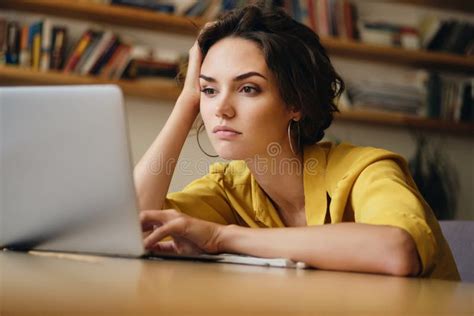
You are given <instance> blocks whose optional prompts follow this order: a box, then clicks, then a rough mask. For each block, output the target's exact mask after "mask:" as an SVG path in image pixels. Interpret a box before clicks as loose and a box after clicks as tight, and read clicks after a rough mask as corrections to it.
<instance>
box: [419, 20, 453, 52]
mask: <svg viewBox="0 0 474 316" xmlns="http://www.w3.org/2000/svg"><path fill="white" fill-rule="evenodd" d="M455 25H456V22H455V21H453V20H450V21H444V22H442V23H441V27H440V28H439V30H438V31H437V32H436V34H435V35H434V37H433V38H432V39H431V41H429V42H428V43H427V46H426V49H428V50H440V49H441V48H442V46H443V43H444V42H445V41H446V39H447V38H448V37H449V34H450V33H451V30H452V29H453V28H454V26H455Z"/></svg>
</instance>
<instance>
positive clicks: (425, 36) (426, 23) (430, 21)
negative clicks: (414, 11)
mask: <svg viewBox="0 0 474 316" xmlns="http://www.w3.org/2000/svg"><path fill="white" fill-rule="evenodd" d="M441 26H442V21H441V20H440V19H439V18H437V17H435V16H427V17H425V18H423V19H422V20H421V22H420V24H419V26H418V32H419V34H420V41H421V46H422V47H423V48H428V45H429V43H430V42H431V41H432V40H433V39H434V37H435V36H436V34H437V33H438V32H439V29H440V28H441Z"/></svg>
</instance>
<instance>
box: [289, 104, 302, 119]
mask: <svg viewBox="0 0 474 316" xmlns="http://www.w3.org/2000/svg"><path fill="white" fill-rule="evenodd" d="M290 117H291V119H292V120H294V121H299V120H301V117H302V114H301V110H297V109H296V107H292V108H291V110H290Z"/></svg>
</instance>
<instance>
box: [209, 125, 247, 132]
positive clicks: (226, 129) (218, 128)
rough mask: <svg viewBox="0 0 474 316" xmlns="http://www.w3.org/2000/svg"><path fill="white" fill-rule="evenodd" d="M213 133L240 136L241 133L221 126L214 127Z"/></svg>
mask: <svg viewBox="0 0 474 316" xmlns="http://www.w3.org/2000/svg"><path fill="white" fill-rule="evenodd" d="M212 132H213V133H229V134H242V133H241V132H238V131H236V130H235V129H233V128H230V127H228V126H222V125H219V126H216V127H214V129H213V130H212Z"/></svg>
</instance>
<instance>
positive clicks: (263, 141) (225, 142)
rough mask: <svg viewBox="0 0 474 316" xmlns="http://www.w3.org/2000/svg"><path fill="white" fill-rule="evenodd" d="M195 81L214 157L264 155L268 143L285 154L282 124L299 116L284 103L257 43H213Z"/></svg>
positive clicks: (238, 40) (284, 126)
mask: <svg viewBox="0 0 474 316" xmlns="http://www.w3.org/2000/svg"><path fill="white" fill-rule="evenodd" d="M199 83H200V87H201V91H202V92H201V104H200V109H201V116H202V118H203V120H204V125H205V127H206V130H207V134H208V136H209V139H210V140H211V143H212V145H213V146H214V149H215V150H216V152H217V154H218V155H219V156H220V157H222V158H224V159H229V160H234V159H252V158H256V157H265V156H267V155H268V152H267V147H268V146H269V145H270V144H272V143H277V144H278V145H279V146H281V150H282V151H284V152H288V153H290V154H291V152H290V149H289V141H288V134H287V127H288V123H289V121H290V120H291V119H292V118H295V117H299V116H298V113H293V112H292V111H290V110H288V109H287V108H286V107H285V104H284V102H283V100H282V99H281V97H280V93H279V91H278V87H277V85H276V82H275V78H274V77H273V75H272V73H271V72H270V70H269V69H268V67H267V65H266V62H265V58H264V56H263V54H262V52H261V50H260V48H259V47H258V46H257V44H255V43H254V42H252V41H249V40H246V39H242V38H235V37H228V38H225V39H222V40H220V41H219V42H217V43H216V44H214V45H213V46H212V47H211V48H210V49H209V51H208V53H207V55H206V57H205V59H204V61H203V63H202V67H201V76H200V79H199ZM273 146H274V145H273V144H272V147H273ZM273 148H275V147H273Z"/></svg>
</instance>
